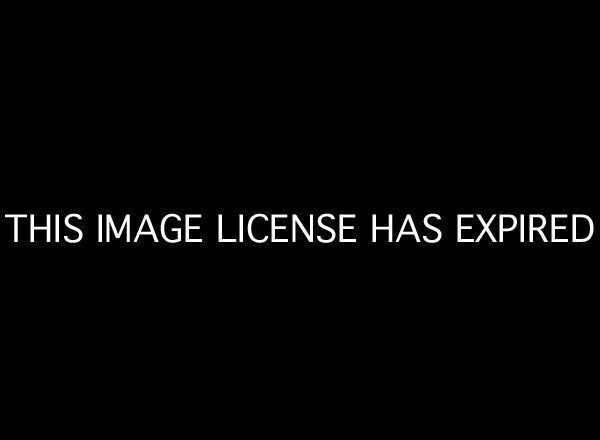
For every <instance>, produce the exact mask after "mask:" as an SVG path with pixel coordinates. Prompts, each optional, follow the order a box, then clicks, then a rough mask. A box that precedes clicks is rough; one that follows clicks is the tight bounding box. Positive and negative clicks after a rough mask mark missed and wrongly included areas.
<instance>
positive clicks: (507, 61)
mask: <svg viewBox="0 0 600 440" xmlns="http://www.w3.org/2000/svg"><path fill="white" fill-rule="evenodd" d="M52 12H57V11H52ZM153 12H157V11H153ZM163 12H164V11H163ZM247 12H248V14H247V13H246V12H240V11H239V10H237V9H236V11H233V10H232V11H228V12H227V13H225V14H224V15H223V14H221V15H216V14H215V13H214V12H212V11H211V12H207V11H204V12H195V13H193V14H190V15H188V14H186V13H184V12H183V11H180V12H177V13H175V15H173V16H171V15H170V14H169V15H167V14H166V13H165V15H164V16H163V14H162V12H161V14H159V15H160V18H156V16H155V15H152V17H150V16H147V15H146V13H145V12H144V13H141V12H140V11H137V12H136V13H133V14H127V15H126V14H125V13H124V12H122V13H119V14H114V16H112V15H111V16H110V17H107V18H102V19H100V18H99V17H100V15H97V14H100V12H97V13H96V12H95V13H94V14H92V15H85V19H83V18H82V16H78V18H77V19H75V18H74V19H66V22H65V23H63V22H62V21H57V20H50V19H48V16H46V17H45V16H44V14H43V13H41V14H40V16H36V17H35V19H34V18H33V15H36V14H34V13H33V12H32V11H30V12H28V14H26V15H25V16H23V17H24V19H25V20H24V21H19V23H18V24H16V25H15V26H14V29H10V30H8V31H7V39H6V44H5V52H4V55H3V66H4V67H3V70H4V72H3V73H4V74H5V79H4V80H3V85H4V87H3V96H4V99H3V110H4V111H3V124H2V125H3V133H4V136H3V137H4V142H3V156H4V158H3V160H2V173H1V176H2V177H1V179H2V201H1V202H2V205H1V206H2V213H3V214H4V213H5V212H31V213H42V212H43V213H67V212H79V213H83V214H86V215H87V216H89V215H92V214H94V213H96V212H105V211H107V210H110V211H113V212H124V211H131V212H151V213H153V214H155V215H158V214H160V213H163V212H169V211H175V212H179V213H186V212H190V213H202V214H204V215H205V216H206V217H208V218H210V217H211V216H214V215H215V214H216V213H217V212H222V211H229V212H237V211H239V210H243V211H246V212H252V211H256V212H288V213H292V212H294V213H319V212H325V211H328V212H334V213H335V212H356V213H359V215H361V243H360V244H359V245H348V246H342V245H338V246H331V247H326V248H323V247H321V248H317V247H291V246H285V245H283V246H275V245H273V246H268V247H262V248H252V247H244V248H234V249H232V248H227V249H225V248H218V247H216V246H214V245H210V244H207V245H206V246H199V247H175V248H164V247H158V248H154V247H152V246H138V247H129V248H128V247H126V246H124V247H117V248H115V247H111V248H102V247H98V246H95V245H94V244H93V243H88V244H83V245H81V246H76V247H63V246H54V247H53V246H39V247H35V248H31V247H27V246H23V247H20V246H10V245H9V243H8V242H7V240H4V242H3V245H2V254H3V257H5V258H3V263H2V264H3V270H2V273H3V278H4V282H3V284H4V285H5V286H6V287H5V288H3V289H2V291H3V295H2V301H3V303H4V304H3V307H2V311H3V314H4V315H5V319H3V324H4V327H5V331H4V338H3V339H4V341H5V347H6V348H5V355H6V356H5V358H6V362H5V365H7V366H8V367H9V370H10V373H9V374H8V375H7V376H6V382H7V384H8V385H9V386H10V388H11V389H13V388H14V389H15V393H14V394H11V396H14V397H11V404H10V408H11V412H12V413H13V414H15V415H20V416H23V414H31V410H32V409H34V408H35V409H38V410H40V411H39V412H40V413H41V414H45V415H46V417H47V418H45V419H44V420H47V421H46V422H44V423H49V424H52V425H57V426H63V423H67V424H71V423H73V420H74V419H77V420H78V421H83V422H88V423H86V425H87V426H88V427H89V426H99V427H107V426H109V425H112V422H113V421H123V420H128V421H131V420H133V421H134V425H136V426H138V427H148V426H150V427H152V428H153V429H158V426H157V425H160V426H163V427H165V428H166V429H167V430H168V431H171V430H174V429H176V428H180V427H181V426H183V425H184V424H183V422H184V421H191V422H192V423H193V424H201V426H198V427H200V428H202V427H203V426H204V425H203V423H205V420H207V419H208V420H210V421H212V422H213V423H214V422H216V423H217V424H218V425H219V426H221V427H222V429H225V430H230V429H239V428H242V429H251V428H255V427H256V428H261V429H266V428H269V429H273V428H274V427H275V426H276V425H278V424H279V423H281V422H283V423H282V424H283V426H284V427H285V428H286V429H287V430H286V431H282V432H288V431H290V430H291V431H295V430H298V429H306V430H308V432H314V431H313V430H312V429H313V428H312V427H313V426H315V422H317V423H318V422H323V421H328V422H330V423H329V426H330V428H329V429H331V430H332V431H331V432H337V430H340V429H344V428H350V429H357V430H358V429H359V428H363V429H365V430H366V431H365V432H372V431H373V430H375V429H383V428H384V427H386V426H387V425H388V424H389V423H391V424H392V426H395V427H396V428H399V427H400V428H401V427H403V426H407V427H408V425H404V424H403V423H405V422H401V421H402V420H407V419H408V420H410V421H412V422H413V423H416V424H418V425H420V426H421V427H422V428H423V429H426V430H431V429H440V428H441V429H455V428H460V429H465V428H467V427H469V428H471V429H473V428H474V427H475V425H477V424H478V423H481V422H483V425H484V426H485V427H486V428H487V429H488V430H490V429H491V430H497V429H507V430H509V432H512V431H510V430H511V429H512V428H511V427H512V426H514V423H515V422H522V421H525V420H528V421H532V420H533V421H534V423H532V424H531V426H532V428H533V429H540V427H548V426H551V427H553V428H556V429H557V428H558V426H557V425H559V424H560V425H561V426H563V427H566V428H568V429H573V424H572V423H573V419H572V418H571V416H572V415H573V414H576V415H577V417H578V418H579V420H580V421H581V420H583V419H584V418H585V417H586V414H588V411H589V409H586V408H587V405H586V403H585V402H586V396H589V395H590V394H591V393H592V390H593V389H595V388H594V385H593V381H592V375H591V372H592V371H593V369H594V366H595V365H596V364H595V363H594V362H592V359H593V356H592V355H593V348H594V347H593V341H594V339H595V338H596V336H597V327H598V326H597V322H596V320H595V314H596V310H597V304H596V301H595V299H594V297H593V295H594V293H595V290H597V289H596V287H595V284H594V283H593V281H595V279H594V269H595V266H596V262H597V253H596V247H597V238H595V239H594V242H593V243H590V244H587V245H560V244H559V245H552V246H544V245H541V246H522V245H521V246H518V245H515V244H508V245H506V246H486V245H482V246H460V245H458V244H456V243H455V242H454V241H455V240H454V238H455V236H454V225H453V218H454V216H455V215H456V214H457V213H460V212H477V213H487V214H490V213H512V214H518V213H530V212H531V213H545V214H549V213H585V214H588V215H592V216H593V217H594V218H595V220H596V221H597V212H598V211H597V208H596V207H595V205H596V203H595V200H596V199H595V195H594V193H593V188H594V187H595V186H596V184H595V180H596V179H595V178H594V177H595V174H594V161H593V159H592V154H593V152H592V147H593V146H594V145H596V144H597V135H596V133H595V130H594V128H595V121H596V118H597V108H596V107H595V102H596V101H597V85H596V84H595V82H594V81H593V78H595V77H597V69H596V68H595V66H594V65H593V54H594V52H593V49H594V47H593V46H592V44H591V43H592V40H591V39H589V38H590V36H589V35H588V33H591V32H592V29H591V28H589V27H588V26H587V25H586V24H585V23H584V22H583V21H582V19H581V18H580V17H575V18H569V17H567V16H566V15H565V16H563V17H561V19H560V20H559V21H556V19H553V20H550V19H549V18H543V17H542V16H541V15H540V14H539V13H536V14H532V15H527V17H526V18H524V17H525V13H524V11H521V13H520V14H516V15H514V16H513V15H510V14H509V16H506V15H504V14H500V11H496V12H494V13H487V12H483V11H481V13H480V15H477V13H476V12H475V11H469V14H466V11H445V12H441V11H427V12H425V13H420V14H416V13H414V12H412V11H404V12H397V11H395V12H393V13H392V12H385V11H380V12H376V13H374V14H371V13H369V14H367V13H366V11H353V12H354V14H351V15H347V14H346V13H344V14H338V13H332V14H328V15H327V17H326V18H325V14H324V11H321V13H319V14H308V16H307V15H306V14H303V13H301V11H295V12H293V13H284V12H283V11H281V12H280V13H276V12H275V11H272V10H270V11H269V13H268V14H267V13H266V12H265V11H262V12H261V11H255V10H253V11H247ZM305 12H306V11H305ZM338 12H339V11H338ZM446 12H448V13H449V12H453V13H454V15H446ZM538 12H539V11H538ZM69 13H70V14H73V13H74V12H73V11H70V12H69ZM250 13H253V14H251V15H249V14H250ZM75 14H76V13H75ZM278 14H280V15H278ZM470 14H474V15H470ZM184 16H185V18H184ZM69 17H70V15H69ZM102 17H104V15H102ZM257 17H259V18H260V19H259V18H257ZM517 17H518V18H517ZM63 18H65V16H64V15H63ZM375 212H376V213H380V214H387V213H395V214H405V213H413V214H423V213H428V212H438V213H440V214H441V215H443V217H444V219H445V220H446V221H447V225H448V227H447V228H445V229H444V233H445V238H444V241H443V243H441V244H440V245H438V246H420V247H417V246H413V245H411V244H410V243H407V244H406V245H401V246H394V247H377V248H376V247H374V246H371V245H369V244H368V238H369V234H368V229H367V228H366V225H368V223H364V221H365V220H368V218H369V215H370V214H371V213H375ZM363 229H366V232H365V231H363ZM3 233H5V231H3ZM4 237H6V235H4ZM54 411H56V412H58V413H61V414H63V416H62V417H54V416H52V414H53V412H54ZM36 413H38V412H36ZM40 417H41V416H40ZM173 417H174V418H173ZM40 420H41V419H40ZM92 423H93V424H92ZM578 425H579V423H578ZM48 426H50V425H48ZM133 429H139V428H135V427H134V428H133Z"/></svg>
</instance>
